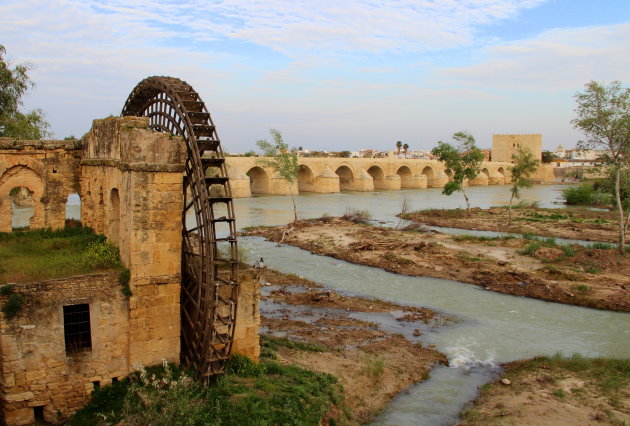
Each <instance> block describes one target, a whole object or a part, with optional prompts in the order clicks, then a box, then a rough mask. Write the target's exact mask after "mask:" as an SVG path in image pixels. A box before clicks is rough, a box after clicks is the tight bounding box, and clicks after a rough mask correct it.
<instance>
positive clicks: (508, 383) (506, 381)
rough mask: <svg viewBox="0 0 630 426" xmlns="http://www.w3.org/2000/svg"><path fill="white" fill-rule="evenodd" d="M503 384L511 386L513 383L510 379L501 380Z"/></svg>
mask: <svg viewBox="0 0 630 426" xmlns="http://www.w3.org/2000/svg"><path fill="white" fill-rule="evenodd" d="M501 383H503V384H504V385H506V386H509V385H511V384H512V382H510V381H509V380H508V379H501Z"/></svg>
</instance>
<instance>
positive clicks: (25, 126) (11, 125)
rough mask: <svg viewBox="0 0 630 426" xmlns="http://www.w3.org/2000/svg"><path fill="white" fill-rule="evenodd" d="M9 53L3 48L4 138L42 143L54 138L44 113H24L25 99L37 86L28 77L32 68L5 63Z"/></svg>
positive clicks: (0, 99)
mask: <svg viewBox="0 0 630 426" xmlns="http://www.w3.org/2000/svg"><path fill="white" fill-rule="evenodd" d="M5 53H6V49H5V48H4V46H3V45H1V44H0V136H6V137H13V138H22V139H41V138H43V137H47V136H49V135H50V133H49V132H48V127H49V124H48V123H47V122H46V120H45V119H44V114H43V112H42V111H41V110H39V109H35V110H33V111H30V112H27V113H22V112H20V111H19V107H20V106H21V105H22V96H23V95H24V93H25V92H26V91H27V90H28V89H29V88H32V87H33V86H34V84H33V82H31V80H30V78H29V77H28V70H29V68H28V66H26V65H16V66H15V67H14V68H11V64H10V63H9V62H8V61H7V60H6V59H5V56H4V55H5Z"/></svg>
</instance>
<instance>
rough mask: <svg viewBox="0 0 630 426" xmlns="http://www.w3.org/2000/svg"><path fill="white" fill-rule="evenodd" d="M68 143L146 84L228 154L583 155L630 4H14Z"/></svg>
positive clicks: (28, 105)
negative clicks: (262, 148)
mask: <svg viewBox="0 0 630 426" xmlns="http://www.w3.org/2000/svg"><path fill="white" fill-rule="evenodd" d="M0 44H2V45H4V46H5V48H6V50H7V57H8V58H9V60H11V62H12V63H14V64H18V63H28V64H30V66H31V71H30V76H31V78H32V80H33V82H34V83H35V84H36V87H35V88H34V89H32V90H31V91H30V92H29V93H28V95H27V96H26V97H25V99H24V108H25V109H33V108H41V109H42V110H43V111H44V112H45V114H46V118H47V120H48V121H49V122H50V123H51V130H52V131H53V133H54V136H55V137H56V138H64V137H67V136H70V135H74V136H77V137H81V136H82V135H83V134H84V133H85V132H87V131H88V130H89V129H90V126H91V123H92V120H93V119H95V118H103V117H107V116H110V115H118V114H120V111H121V109H122V107H123V105H124V102H125V100H126V98H127V96H128V95H129V93H130V92H131V90H132V89H133V88H134V86H135V85H136V84H137V83H138V82H140V81H141V80H142V79H144V78H145V77H148V76H153V75H168V76H173V77H178V78H180V79H182V80H185V81H187V82H188V83H189V84H191V85H192V86H193V87H194V88H195V90H196V91H197V92H198V93H199V94H200V95H201V97H202V99H203V100H204V101H205V103H206V106H207V108H208V110H209V111H210V112H211V114H212V117H213V120H214V122H215V124H216V126H217V129H218V132H219V136H220V138H221V143H222V146H223V149H224V150H225V151H227V152H245V151H248V150H251V149H253V148H255V146H256V141H257V140H258V139H262V138H269V129H271V128H274V129H278V130H280V131H281V132H282V134H283V136H284V140H285V142H287V143H288V144H289V145H290V146H292V147H299V146H301V147H303V148H304V149H316V150H322V149H325V150H329V151H340V150H350V151H353V150H359V149H363V148H366V149H378V150H388V149H394V147H395V143H396V141H398V140H400V141H402V142H403V143H407V144H409V146H410V150H429V149H431V148H432V147H434V146H435V145H436V144H437V142H438V141H439V140H442V141H446V142H448V141H451V136H452V135H453V133H455V132H457V131H460V130H465V131H468V132H470V133H472V135H473V136H474V137H475V138H476V140H477V144H478V146H480V147H482V148H484V147H490V146H491V144H492V135H493V134H497V133H516V134H520V133H541V134H542V135H543V149H550V150H553V149H555V147H556V146H557V145H559V144H562V145H564V146H565V148H571V147H574V146H575V144H576V142H577V141H578V140H579V139H580V138H581V134H580V133H579V132H578V131H577V130H575V129H574V128H573V127H572V125H571V120H572V119H573V118H574V108H575V102H574V95H575V93H576V92H578V91H580V90H583V88H584V85H585V84H586V83H587V82H588V81H590V80H596V81H600V82H610V81H613V80H619V81H621V82H622V83H623V85H624V86H626V87H627V86H628V83H629V80H630V1H628V0H606V1H605V2H604V1H595V0H459V1H458V0H415V1H414V0H334V1H331V0H313V1H310V0H304V1H302V0H217V1H210V0H0Z"/></svg>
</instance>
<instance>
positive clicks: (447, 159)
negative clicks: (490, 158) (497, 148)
mask: <svg viewBox="0 0 630 426" xmlns="http://www.w3.org/2000/svg"><path fill="white" fill-rule="evenodd" d="M453 139H454V140H455V142H457V147H455V146H453V145H451V144H448V143H445V142H442V141H439V142H438V146H437V147H435V148H433V149H432V150H431V154H433V155H434V156H436V157H437V159H438V160H439V161H440V162H442V163H444V165H445V166H446V168H447V169H450V170H451V172H452V173H453V180H452V181H450V182H448V183H447V184H446V185H444V189H443V190H442V194H444V195H451V194H452V193H453V192H455V191H461V192H462V194H464V199H465V200H466V211H467V213H468V216H470V215H471V214H470V201H469V200H468V196H467V195H466V191H465V190H464V179H468V180H469V181H470V180H472V179H474V178H476V177H477V175H478V174H479V171H480V170H481V162H482V161H483V158H484V156H483V152H481V150H480V149H479V148H477V146H476V145H475V138H474V137H473V136H472V135H471V134H470V133H467V132H457V133H455V134H454V135H453Z"/></svg>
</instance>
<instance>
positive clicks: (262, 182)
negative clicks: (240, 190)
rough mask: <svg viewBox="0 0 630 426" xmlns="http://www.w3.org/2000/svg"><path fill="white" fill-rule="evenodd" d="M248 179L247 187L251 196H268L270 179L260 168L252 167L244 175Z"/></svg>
mask: <svg viewBox="0 0 630 426" xmlns="http://www.w3.org/2000/svg"><path fill="white" fill-rule="evenodd" d="M245 174H246V175H247V176H248V177H249V187H250V190H251V193H252V194H270V193H271V177H270V176H269V173H267V172H266V171H265V169H263V168H262V167H260V166H254V167H252V168H251V169H249V170H248V171H247V173H245Z"/></svg>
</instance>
